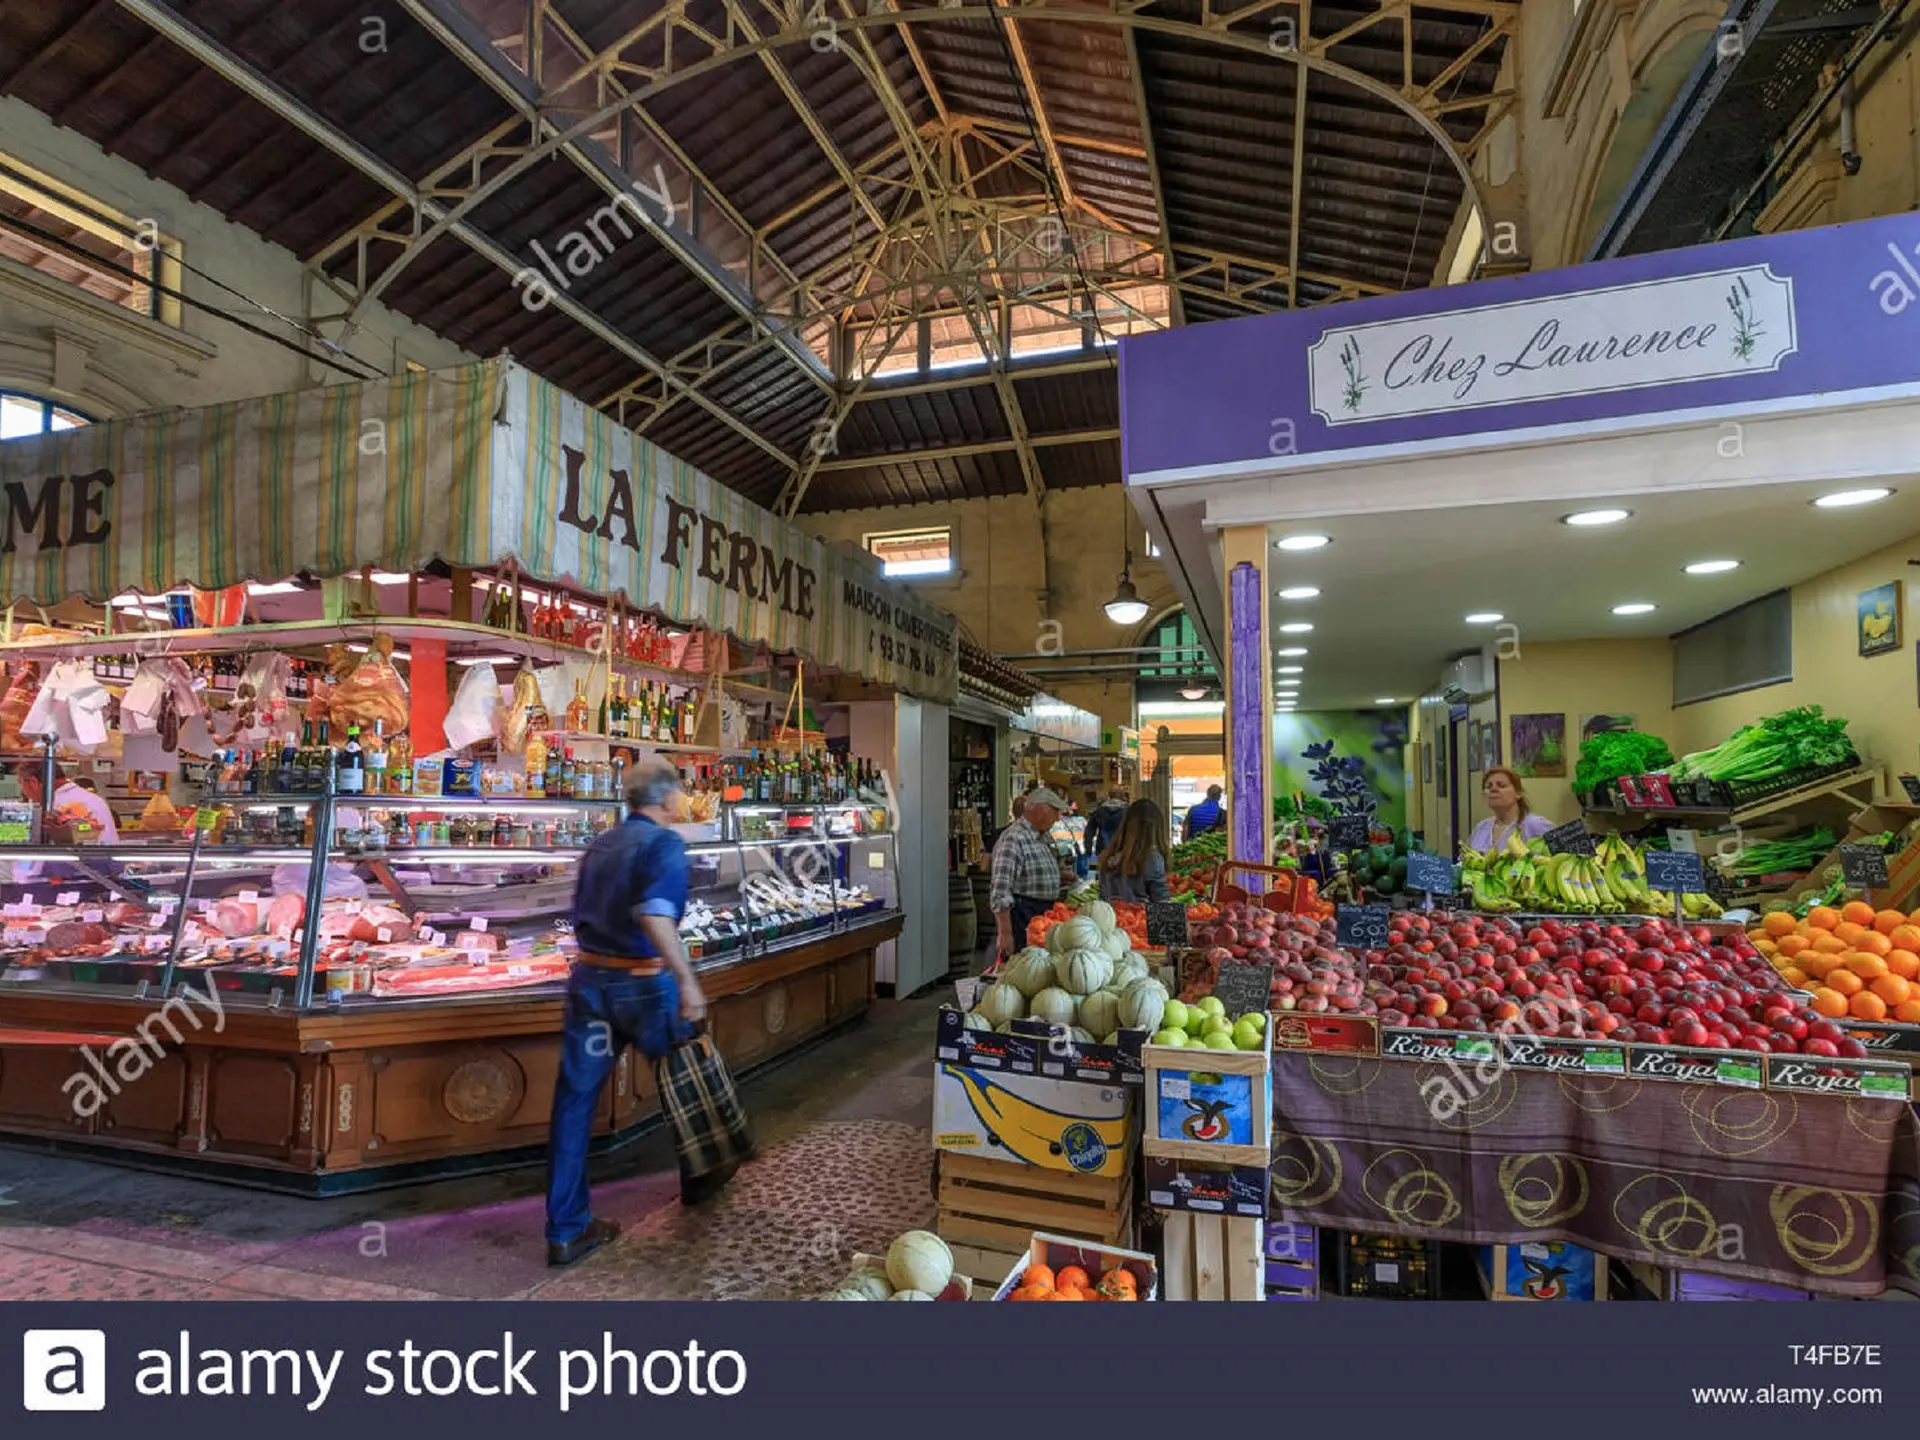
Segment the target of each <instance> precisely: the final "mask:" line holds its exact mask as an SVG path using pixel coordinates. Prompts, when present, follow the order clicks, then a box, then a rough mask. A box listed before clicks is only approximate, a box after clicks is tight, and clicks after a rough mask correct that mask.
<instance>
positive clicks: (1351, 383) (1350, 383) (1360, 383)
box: [1340, 335, 1367, 410]
mask: <svg viewBox="0 0 1920 1440" xmlns="http://www.w3.org/2000/svg"><path fill="white" fill-rule="evenodd" d="M1340 368H1341V369H1342V370H1344V371H1346V372H1347V388H1346V390H1345V392H1344V393H1343V395H1342V401H1343V403H1344V404H1345V405H1346V407H1347V409H1349V410H1358V409H1359V408H1360V402H1361V401H1362V400H1363V399H1365V398H1366V394H1367V377H1366V375H1365V373H1364V372H1363V371H1362V370H1361V368H1360V342H1359V341H1358V340H1355V339H1354V338H1353V337H1352V336H1351V335H1349V336H1348V337H1347V343H1346V344H1344V345H1342V346H1341V347H1340Z"/></svg>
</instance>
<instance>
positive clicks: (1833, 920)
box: [1807, 905, 1840, 930]
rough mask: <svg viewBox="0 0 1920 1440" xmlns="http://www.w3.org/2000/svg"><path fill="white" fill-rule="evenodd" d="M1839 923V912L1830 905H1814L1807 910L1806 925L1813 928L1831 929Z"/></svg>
mask: <svg viewBox="0 0 1920 1440" xmlns="http://www.w3.org/2000/svg"><path fill="white" fill-rule="evenodd" d="M1839 923H1840V912H1839V911H1838V910H1835V909H1834V908H1833V907H1832V906H1830V905H1816V906H1814V907H1813V909H1811V910H1809V911H1808V912H1807V925H1808V926H1809V928H1811V929H1814V930H1831V929H1833V927H1834V926H1836V925H1838V924H1839Z"/></svg>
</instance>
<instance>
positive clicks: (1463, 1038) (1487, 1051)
mask: <svg viewBox="0 0 1920 1440" xmlns="http://www.w3.org/2000/svg"><path fill="white" fill-rule="evenodd" d="M1453 1055H1454V1058H1455V1059H1456V1060H1491V1059H1493V1037H1491V1036H1488V1035H1460V1036H1456V1037H1455V1039H1454V1042H1453Z"/></svg>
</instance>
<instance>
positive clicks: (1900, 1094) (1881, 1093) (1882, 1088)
mask: <svg viewBox="0 0 1920 1440" xmlns="http://www.w3.org/2000/svg"><path fill="white" fill-rule="evenodd" d="M1908 1083H1909V1082H1908V1080H1907V1077H1906V1076H1904V1075H1881V1074H1871V1073H1869V1074H1863V1075H1862V1076H1861V1077H1860V1093H1861V1094H1862V1095H1871V1096H1873V1097H1874V1098H1875V1099H1877V1100H1905V1099H1906V1098H1907V1088H1908Z"/></svg>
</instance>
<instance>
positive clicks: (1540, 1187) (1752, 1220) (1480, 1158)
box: [1272, 1055, 1920, 1295]
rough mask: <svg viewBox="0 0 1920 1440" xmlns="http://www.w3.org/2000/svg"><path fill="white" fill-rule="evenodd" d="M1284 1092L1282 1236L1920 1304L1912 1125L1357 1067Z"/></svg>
mask: <svg viewBox="0 0 1920 1440" xmlns="http://www.w3.org/2000/svg"><path fill="white" fill-rule="evenodd" d="M1273 1078H1274V1086H1273V1103H1274V1157H1273V1169H1272V1192H1273V1200H1274V1207H1275V1215H1276V1217H1277V1218H1282V1219H1286V1220H1290V1221H1294V1222H1298V1223H1307V1224H1315V1225H1329V1226H1335V1227H1341V1228H1350V1229H1354V1230H1364V1231H1372V1232H1375V1233H1386V1234H1395V1235H1411V1236H1423V1237H1426V1238H1429V1239H1434V1240H1453V1241H1463V1242H1468V1243H1475V1244H1487V1243H1495V1242H1497V1243H1515V1242H1518V1241H1521V1240H1525V1239H1556V1240H1565V1241H1569V1242H1572V1243H1574V1244H1578V1245H1585V1246H1587V1247H1589V1248H1590V1249H1594V1250H1598V1251H1601V1252H1603V1253H1605V1254H1608V1255H1613V1256H1616V1257H1619V1258H1621V1259H1625V1260H1640V1261H1645V1262H1647V1263H1650V1264H1654V1265H1659V1266H1664V1267H1668V1268H1676V1269H1686V1270H1699V1271H1707V1272H1711V1273H1717V1274H1723V1275H1730V1276H1735V1277H1738V1278H1741V1279H1747V1280H1759V1281H1765V1282H1768V1283H1771V1284H1775V1285H1785V1286H1791V1287H1793V1288H1796V1289H1801V1290H1812V1291H1817V1292H1821V1293H1824V1294H1829V1295H1874V1294H1878V1293H1879V1292H1880V1291H1882V1290H1883V1289H1885V1288H1887V1287H1888V1286H1894V1287H1898V1288H1900V1289H1903V1290H1909V1291H1912V1292H1913V1293H1915V1294H1920V1120H1917V1119H1916V1113H1915V1107H1913V1106H1911V1105H1907V1104H1902V1103H1898V1102H1889V1101H1885V1100H1860V1099H1854V1098H1849V1097H1845V1096H1809V1095H1796V1094H1792V1093H1789V1092H1785V1091H1766V1090H1741V1089H1729V1088H1726V1087H1720V1086H1710V1085H1676V1084H1666V1083H1662V1082H1657V1081H1643V1080H1633V1079H1623V1078H1608V1077H1594V1076H1571V1075H1556V1074H1542V1073H1539V1072H1533V1071H1519V1070H1512V1069H1505V1070H1501V1071H1500V1072H1499V1073H1497V1074H1496V1075H1494V1076H1492V1077H1491V1078H1490V1079H1489V1080H1488V1081H1486V1082H1485V1083H1481V1081H1480V1079H1479V1077H1478V1076H1476V1075H1475V1074H1474V1073H1473V1071H1472V1070H1470V1069H1462V1068H1460V1067H1454V1066H1445V1065H1430V1064H1420V1063H1414V1062H1408V1061H1399V1060H1373V1059H1364V1058H1359V1057H1355V1056H1346V1055H1276V1056H1275V1057H1274V1077H1273Z"/></svg>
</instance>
